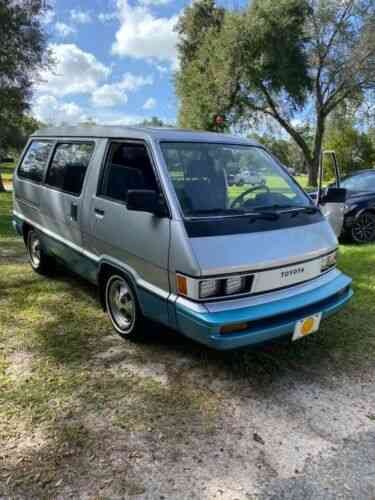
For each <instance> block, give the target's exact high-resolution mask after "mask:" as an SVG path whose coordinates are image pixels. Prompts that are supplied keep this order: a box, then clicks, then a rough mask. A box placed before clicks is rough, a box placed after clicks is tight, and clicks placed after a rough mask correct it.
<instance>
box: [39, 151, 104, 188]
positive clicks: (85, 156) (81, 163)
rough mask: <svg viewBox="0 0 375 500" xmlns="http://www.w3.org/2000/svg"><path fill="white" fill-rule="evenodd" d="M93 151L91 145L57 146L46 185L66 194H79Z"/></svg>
mask: <svg viewBox="0 0 375 500" xmlns="http://www.w3.org/2000/svg"><path fill="white" fill-rule="evenodd" d="M93 149H94V145H93V144H86V143H80V144H58V145H57V147H56V150H55V153H54V155H53V159H52V163H51V166H50V168H49V169H48V173H47V179H46V183H47V184H48V185H49V186H53V187H55V188H57V189H61V190H62V191H66V192H67V193H71V194H74V195H79V194H81V191H82V186H83V181H84V179H85V174H86V170H87V167H88V165H89V163H90V158H91V155H92V152H93Z"/></svg>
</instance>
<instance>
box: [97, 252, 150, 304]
mask: <svg viewBox="0 0 375 500" xmlns="http://www.w3.org/2000/svg"><path fill="white" fill-rule="evenodd" d="M113 274H120V275H122V276H124V277H125V278H126V279H127V280H128V281H129V284H130V286H131V287H132V289H133V291H134V294H135V296H136V299H137V301H138V304H139V306H140V308H141V310H142V304H141V301H140V300H139V293H138V287H137V283H136V280H135V278H134V276H133V275H132V273H131V272H130V271H128V270H127V269H124V268H123V267H121V266H119V265H117V264H114V263H112V262H108V261H103V262H101V263H100V264H99V270H98V275H97V282H98V285H99V296H100V304H101V306H102V308H103V311H106V310H107V306H106V302H105V287H104V284H105V282H106V281H107V279H108V278H109V277H110V276H112V275H113Z"/></svg>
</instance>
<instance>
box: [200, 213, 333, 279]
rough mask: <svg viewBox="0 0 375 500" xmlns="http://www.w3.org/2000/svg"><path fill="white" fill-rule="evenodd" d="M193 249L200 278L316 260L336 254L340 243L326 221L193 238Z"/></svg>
mask: <svg viewBox="0 0 375 500" xmlns="http://www.w3.org/2000/svg"><path fill="white" fill-rule="evenodd" d="M265 224H267V222H266V221H265ZM191 246H192V248H193V252H194V254H195V256H196V258H197V260H198V262H199V264H200V267H201V274H202V275H204V276H209V275H221V274H225V273H237V272H244V271H257V270H263V269H267V268H274V267H281V266H286V265H288V264H295V263H298V262H301V261H304V260H308V259H313V258H315V257H318V256H320V255H322V254H324V253H328V252H330V251H332V250H334V249H335V248H336V246H337V239H336V237H335V234H334V232H333V231H332V228H331V226H330V225H329V223H328V222H327V221H323V222H320V223H317V224H311V225H308V226H300V227H293V228H288V229H280V230H276V231H264V232H261V233H249V234H232V235H229V236H216V237H212V236H211V237H209V238H193V239H191Z"/></svg>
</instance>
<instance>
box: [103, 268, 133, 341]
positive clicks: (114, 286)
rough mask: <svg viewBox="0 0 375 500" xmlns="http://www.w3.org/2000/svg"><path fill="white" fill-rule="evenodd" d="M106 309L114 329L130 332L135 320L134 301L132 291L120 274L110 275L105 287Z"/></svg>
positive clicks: (124, 332) (125, 332)
mask: <svg viewBox="0 0 375 500" xmlns="http://www.w3.org/2000/svg"><path fill="white" fill-rule="evenodd" d="M106 303H107V310H108V313H109V316H110V318H111V321H112V323H113V325H114V327H115V328H116V330H117V331H118V332H119V333H121V334H122V335H127V334H130V333H131V331H132V329H133V327H134V324H135V320H136V303H135V297H134V294H133V291H132V290H131V288H130V286H129V285H128V283H127V282H126V280H125V279H124V278H122V277H121V276H112V277H111V278H110V279H109V280H108V282H107V287H106Z"/></svg>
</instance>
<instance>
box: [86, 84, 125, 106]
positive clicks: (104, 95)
mask: <svg viewBox="0 0 375 500" xmlns="http://www.w3.org/2000/svg"><path fill="white" fill-rule="evenodd" d="M91 100H92V103H93V104H94V105H95V106H99V107H101V108H105V107H111V106H116V105H121V104H126V103H127V101H128V97H127V95H126V94H125V92H124V91H123V90H121V88H119V87H118V85H116V84H114V85H108V84H106V85H103V86H102V87H99V88H98V89H96V90H94V92H93V94H92V98H91Z"/></svg>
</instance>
